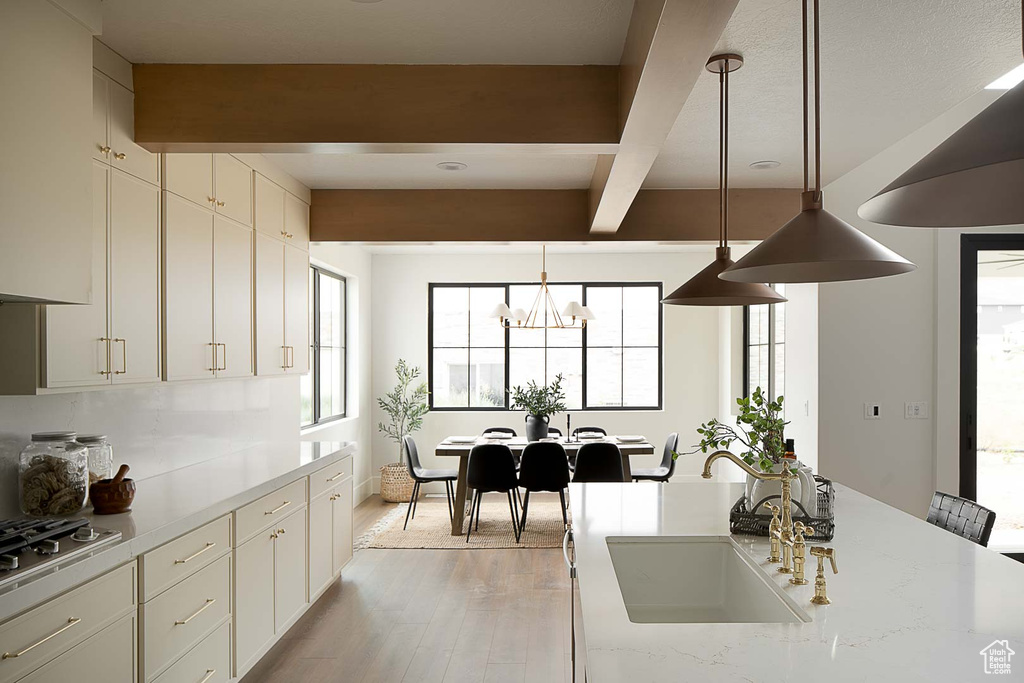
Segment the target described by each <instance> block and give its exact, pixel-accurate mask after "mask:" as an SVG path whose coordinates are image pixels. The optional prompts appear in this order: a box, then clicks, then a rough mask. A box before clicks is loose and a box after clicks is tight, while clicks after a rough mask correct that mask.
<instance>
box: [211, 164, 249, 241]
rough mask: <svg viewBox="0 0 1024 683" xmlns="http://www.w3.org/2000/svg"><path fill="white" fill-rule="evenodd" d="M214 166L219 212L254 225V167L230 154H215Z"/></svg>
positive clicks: (240, 221)
mask: <svg viewBox="0 0 1024 683" xmlns="http://www.w3.org/2000/svg"><path fill="white" fill-rule="evenodd" d="M213 167H214V173H215V184H214V188H213V189H214V197H215V199H216V202H215V204H216V207H217V213H220V214H224V215H225V216H227V217H228V218H232V219H234V220H236V221H238V222H239V223H244V224H245V225H252V169H251V168H249V167H248V166H246V165H245V164H243V163H242V162H241V161H239V160H238V159H236V158H234V157H233V156H231V155H230V154H215V155H214V161H213Z"/></svg>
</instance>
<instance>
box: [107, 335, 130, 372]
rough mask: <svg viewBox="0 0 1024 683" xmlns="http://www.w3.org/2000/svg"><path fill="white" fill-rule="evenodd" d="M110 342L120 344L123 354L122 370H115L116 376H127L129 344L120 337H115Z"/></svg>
mask: <svg viewBox="0 0 1024 683" xmlns="http://www.w3.org/2000/svg"><path fill="white" fill-rule="evenodd" d="M110 341H112V342H114V343H115V344H117V343H120V344H121V348H122V354H121V369H120V370H114V374H115V375H126V374H128V342H127V341H126V340H124V339H121V338H120V337H114V338H113V339H111V340H110Z"/></svg>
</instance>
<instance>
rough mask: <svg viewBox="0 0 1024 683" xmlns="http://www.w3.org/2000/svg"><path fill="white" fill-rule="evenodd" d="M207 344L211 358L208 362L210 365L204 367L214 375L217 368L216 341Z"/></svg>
mask: <svg viewBox="0 0 1024 683" xmlns="http://www.w3.org/2000/svg"><path fill="white" fill-rule="evenodd" d="M207 346H209V347H210V350H211V351H212V353H213V360H212V361H211V363H210V367H208V368H206V369H207V370H209V371H210V374H212V375H215V374H217V370H218V368H217V343H216V342H210V343H209V344H207Z"/></svg>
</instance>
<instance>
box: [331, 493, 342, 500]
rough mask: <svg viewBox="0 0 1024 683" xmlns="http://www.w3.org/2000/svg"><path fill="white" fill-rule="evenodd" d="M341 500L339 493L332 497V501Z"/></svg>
mask: <svg viewBox="0 0 1024 683" xmlns="http://www.w3.org/2000/svg"><path fill="white" fill-rule="evenodd" d="M339 498H341V496H339V495H338V494H337V493H335V494H334V495H333V496H331V500H338V499H339Z"/></svg>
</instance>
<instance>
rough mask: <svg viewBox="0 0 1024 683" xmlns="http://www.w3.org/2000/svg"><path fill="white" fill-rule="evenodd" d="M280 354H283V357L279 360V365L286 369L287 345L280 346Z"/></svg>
mask: <svg viewBox="0 0 1024 683" xmlns="http://www.w3.org/2000/svg"><path fill="white" fill-rule="evenodd" d="M281 355H282V356H283V359H282V361H281V367H282V368H284V369H285V370H287V369H288V347H287V346H282V347H281Z"/></svg>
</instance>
